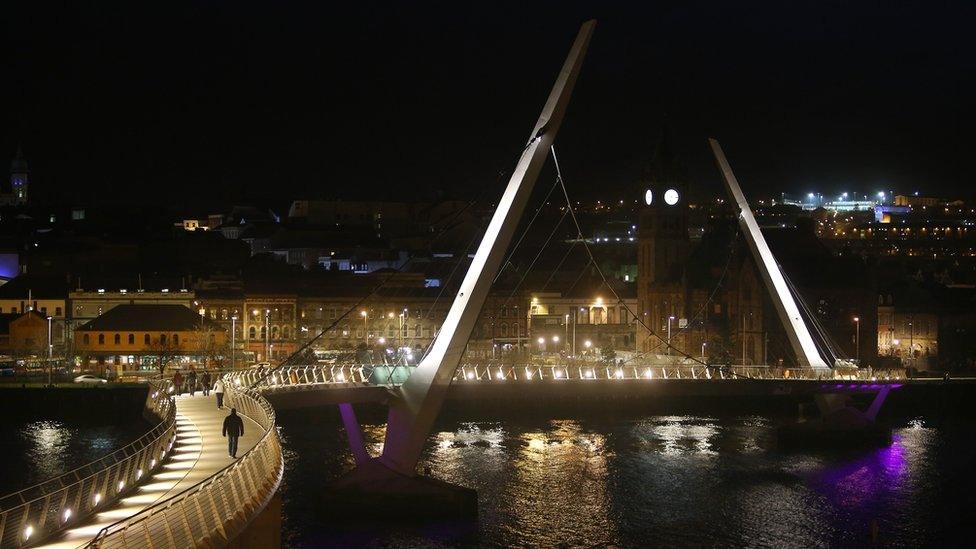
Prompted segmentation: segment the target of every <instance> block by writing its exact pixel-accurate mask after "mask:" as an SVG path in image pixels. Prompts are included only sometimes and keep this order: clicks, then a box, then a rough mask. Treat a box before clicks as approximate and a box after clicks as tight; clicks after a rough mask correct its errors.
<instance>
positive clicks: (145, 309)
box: [78, 304, 223, 332]
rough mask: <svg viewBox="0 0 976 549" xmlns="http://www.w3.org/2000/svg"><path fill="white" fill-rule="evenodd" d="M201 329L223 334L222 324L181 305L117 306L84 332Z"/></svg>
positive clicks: (86, 325) (88, 324)
mask: <svg viewBox="0 0 976 549" xmlns="http://www.w3.org/2000/svg"><path fill="white" fill-rule="evenodd" d="M201 328H205V329H212V330H219V331H223V328H222V327H221V326H220V324H218V323H216V322H214V321H212V320H210V319H208V318H205V317H202V316H200V315H199V314H197V313H196V312H195V311H192V310H190V309H188V308H186V307H184V306H182V305H157V304H145V305H117V306H115V307H113V308H111V309H109V310H108V311H106V312H105V314H103V315H102V316H100V317H98V318H95V319H92V320H90V321H88V322H86V323H85V324H84V325H82V326H81V327H79V328H78V330H81V331H92V332H105V331H113V330H118V331H132V332H161V331H167V332H187V331H194V330H200V329H201Z"/></svg>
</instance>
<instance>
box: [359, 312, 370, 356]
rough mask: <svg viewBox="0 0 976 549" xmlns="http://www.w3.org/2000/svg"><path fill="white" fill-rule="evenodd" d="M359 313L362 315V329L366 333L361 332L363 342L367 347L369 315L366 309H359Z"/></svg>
mask: <svg viewBox="0 0 976 549" xmlns="http://www.w3.org/2000/svg"><path fill="white" fill-rule="evenodd" d="M359 314H360V315H362V317H363V329H364V330H365V331H366V333H364V334H363V342H364V343H366V346H367V347H368V346H369V315H367V314H366V309H363V310H362V311H359Z"/></svg>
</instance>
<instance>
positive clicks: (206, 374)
mask: <svg viewBox="0 0 976 549" xmlns="http://www.w3.org/2000/svg"><path fill="white" fill-rule="evenodd" d="M211 381H212V380H211V379H210V370H204V371H203V375H202V376H200V387H201V388H203V396H210V388H211V387H212V385H211V384H210V382H211Z"/></svg>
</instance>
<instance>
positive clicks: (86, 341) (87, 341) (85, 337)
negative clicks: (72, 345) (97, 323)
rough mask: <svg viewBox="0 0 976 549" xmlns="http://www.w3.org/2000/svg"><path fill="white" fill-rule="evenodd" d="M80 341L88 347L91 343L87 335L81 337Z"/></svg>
mask: <svg viewBox="0 0 976 549" xmlns="http://www.w3.org/2000/svg"><path fill="white" fill-rule="evenodd" d="M81 340H82V341H84V342H85V345H88V344H89V343H91V338H89V337H88V334H85V335H83V336H82V337H81Z"/></svg>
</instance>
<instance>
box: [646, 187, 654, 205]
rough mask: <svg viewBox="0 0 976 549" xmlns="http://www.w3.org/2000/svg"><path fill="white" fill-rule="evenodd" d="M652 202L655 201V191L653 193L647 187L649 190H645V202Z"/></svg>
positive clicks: (648, 203)
mask: <svg viewBox="0 0 976 549" xmlns="http://www.w3.org/2000/svg"><path fill="white" fill-rule="evenodd" d="M651 202H654V193H652V192H651V190H650V189H647V191H646V192H644V204H647V205H648V206H650V205H651Z"/></svg>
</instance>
